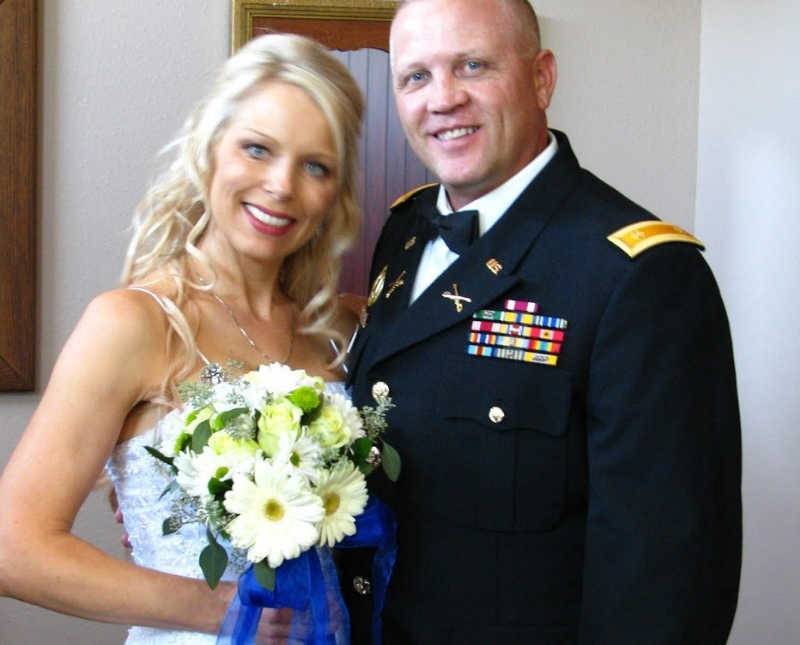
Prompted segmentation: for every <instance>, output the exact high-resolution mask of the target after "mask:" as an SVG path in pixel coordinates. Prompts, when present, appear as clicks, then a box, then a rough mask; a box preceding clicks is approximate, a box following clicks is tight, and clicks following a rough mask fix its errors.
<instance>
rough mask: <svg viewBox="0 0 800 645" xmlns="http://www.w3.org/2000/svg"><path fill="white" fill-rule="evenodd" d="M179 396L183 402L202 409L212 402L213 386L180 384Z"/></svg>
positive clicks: (188, 382) (196, 383) (189, 382)
mask: <svg viewBox="0 0 800 645" xmlns="http://www.w3.org/2000/svg"><path fill="white" fill-rule="evenodd" d="M177 389H178V396H179V397H181V401H183V402H184V403H186V404H187V405H189V406H191V407H193V408H201V407H203V406H204V405H205V404H206V403H208V402H209V401H210V400H211V395H212V394H213V386H212V385H211V384H210V383H198V382H196V381H184V382H183V383H178V387H177Z"/></svg>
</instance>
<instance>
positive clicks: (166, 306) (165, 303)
mask: <svg viewBox="0 0 800 645" xmlns="http://www.w3.org/2000/svg"><path fill="white" fill-rule="evenodd" d="M126 289H130V290H131V291H141V292H142V293H146V294H147V295H148V296H150V297H151V298H153V300H155V301H156V302H157V303H158V306H159V307H161V310H162V311H163V312H164V314H165V315H166V316H167V317H170V316H173V315H175V313H174V312H176V311H177V310H178V308H177V307H176V306H175V303H174V302H172V300H170V299H169V298H165V297H164V296H160V295H159V294H157V293H156V292H155V291H151V290H150V289H146V288H145V287H135V286H134V287H126ZM197 353H198V355H199V356H200V358H201V359H202V360H203V363H204V364H205V365H210V364H211V361H209V360H208V359H207V358H206V355H205V354H203V352H201V351H200V348H199V347H198V348H197Z"/></svg>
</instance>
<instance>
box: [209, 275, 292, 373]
mask: <svg viewBox="0 0 800 645" xmlns="http://www.w3.org/2000/svg"><path fill="white" fill-rule="evenodd" d="M211 295H212V296H214V298H215V300H216V301H217V302H218V303H219V304H221V305H222V306H223V307H224V308H225V311H227V312H228V314H229V315H230V317H231V320H233V324H234V325H236V327H238V328H239V331H240V332H241V334H242V336H243V337H244V339H245V340H246V341H247V342H248V343H249V344H250V347H252V348H253V349H254V350H255V351H256V352H258V353H259V354H261V356H263V357H264V358H265V359H266V360H267V362H268V363H271V362H273V360H274V359H273V358H272V357H271V356H270V355H269V354H267V352H265V351H264V350H263V349H261V348H260V347H259V346H258V345H257V344H256V341H254V340H253V339H252V338H251V336H250V334H248V333H247V330H246V329H245V328H244V327H242V325H241V324H239V319H238V318H236V314H235V313H233V309H231V308H230V307H229V306H228V303H227V302H225V301H224V300H223V299H222V298H220V297H219V296H218V295H217V294H216V293H214V292H213V291H212V292H211ZM293 347H294V309H293V310H292V320H291V323H290V327H289V351H288V352H287V353H286V358H284V359H283V360H282V361H280V362H281V363H286V362H287V361H288V360H289V357H290V356H291V355H292V348H293Z"/></svg>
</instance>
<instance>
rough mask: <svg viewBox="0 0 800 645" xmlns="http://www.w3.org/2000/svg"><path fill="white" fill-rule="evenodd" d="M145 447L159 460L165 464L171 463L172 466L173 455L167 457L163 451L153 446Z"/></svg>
mask: <svg viewBox="0 0 800 645" xmlns="http://www.w3.org/2000/svg"><path fill="white" fill-rule="evenodd" d="M144 449H145V450H146V451H147V452H149V453H150V456H151V457H155V458H156V459H158V460H159V461H163V462H164V463H165V464H169V465H170V466H171V465H172V462H173V461H174V459H173V458H172V457H167V456H166V455H165V454H164V453H163V452H160V451H158V450H156V449H155V448H152V447H151V446H145V447H144ZM139 454H141V453H139Z"/></svg>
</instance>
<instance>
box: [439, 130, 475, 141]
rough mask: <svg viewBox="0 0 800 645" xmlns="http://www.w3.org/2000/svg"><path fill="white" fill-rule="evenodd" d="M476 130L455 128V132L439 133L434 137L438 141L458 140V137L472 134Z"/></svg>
mask: <svg viewBox="0 0 800 645" xmlns="http://www.w3.org/2000/svg"><path fill="white" fill-rule="evenodd" d="M477 129H478V128H475V127H471V128H456V129H455V130H448V131H447V132H440V133H439V134H437V135H436V138H437V139H439V140H440V141H451V140H453V139H458V138H459V137H465V136H466V135H468V134H472V133H473V132H475V131H476V130H477Z"/></svg>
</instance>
